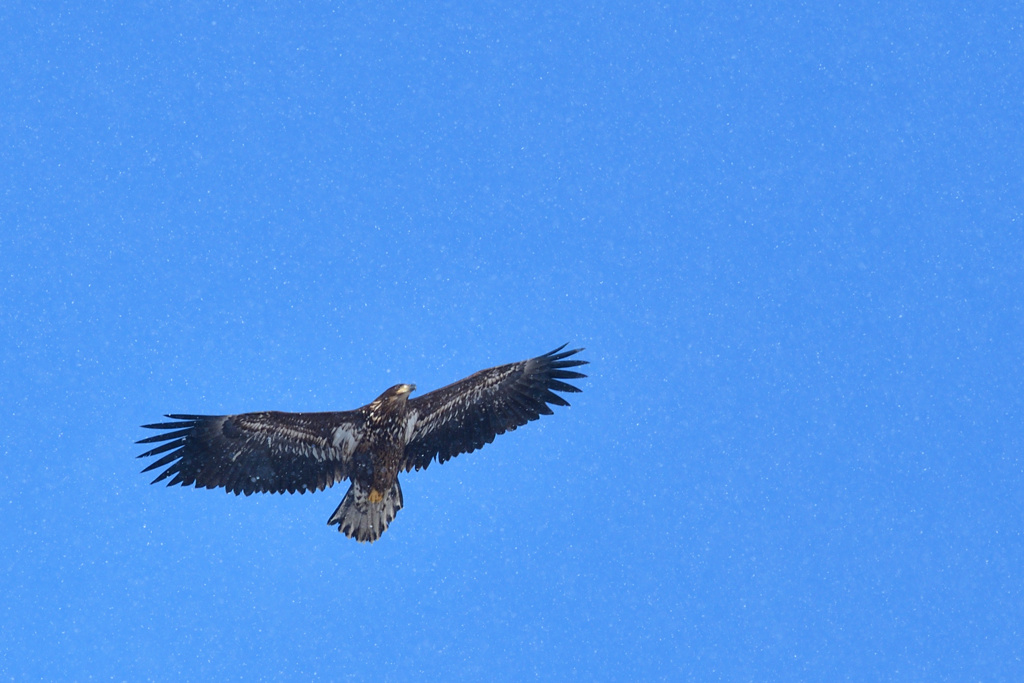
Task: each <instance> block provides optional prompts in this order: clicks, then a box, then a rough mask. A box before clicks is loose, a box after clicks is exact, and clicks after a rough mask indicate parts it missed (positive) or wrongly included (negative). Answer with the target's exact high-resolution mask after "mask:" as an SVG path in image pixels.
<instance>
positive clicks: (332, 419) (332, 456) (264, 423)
mask: <svg viewBox="0 0 1024 683" xmlns="http://www.w3.org/2000/svg"><path fill="white" fill-rule="evenodd" d="M167 417H169V418H171V419H172V420H178V422H161V423H159V424H151V425H143V426H144V427H145V428H147V429H164V430H168V431H166V432H163V433H161V434H158V435H156V436H151V437H149V438H148V439H142V440H141V441H139V442H138V443H157V442H161V441H163V442H166V443H163V444H161V445H159V446H157V447H156V448H154V449H153V450H151V451H148V452H146V453H143V454H142V455H140V456H139V457H140V458H145V457H149V456H155V455H160V454H162V453H167V451H171V452H170V453H167V455H164V456H163V457H161V458H160V459H159V460H157V461H156V462H154V463H152V464H150V465H149V467H147V468H146V469H144V470H142V471H143V472H148V471H150V470H153V469H157V468H159V467H164V466H165V465H170V467H168V468H167V469H166V470H164V471H163V472H161V473H160V476H158V477H157V478H156V479H154V480H153V483H154V484H155V483H157V482H158V481H162V480H164V479H166V478H167V477H169V476H171V475H174V478H173V479H171V480H170V481H169V482H168V483H167V485H168V486H171V485H173V484H181V485H182V486H191V485H192V484H195V486H196V488H201V487H205V488H208V489H212V488H216V487H218V486H220V487H223V488H225V489H227V490H228V491H231V492H232V493H235V494H236V495H237V494H239V493H244V494H245V495H247V496H248V495H249V494H251V493H254V492H259V493H267V492H272V493H284V492H285V491H287V492H289V493H294V492H295V491H298V492H299V493H305V492H306V491H319V490H321V489H323V488H325V487H327V486H332V485H333V484H334V483H335V482H338V481H341V480H342V479H345V478H347V477H348V476H349V474H350V473H351V471H352V453H353V451H355V448H356V445H357V444H358V443H359V441H360V440H361V439H362V436H363V431H364V429H363V425H364V416H363V413H362V412H361V411H358V410H356V411H351V412H336V413H280V412H264V413H244V414H242V415H167Z"/></svg>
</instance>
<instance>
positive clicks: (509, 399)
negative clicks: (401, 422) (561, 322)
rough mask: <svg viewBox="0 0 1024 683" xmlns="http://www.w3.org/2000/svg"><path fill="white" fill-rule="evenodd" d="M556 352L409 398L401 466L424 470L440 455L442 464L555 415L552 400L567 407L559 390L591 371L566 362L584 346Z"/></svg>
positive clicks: (569, 389)
mask: <svg viewBox="0 0 1024 683" xmlns="http://www.w3.org/2000/svg"><path fill="white" fill-rule="evenodd" d="M564 348H565V344H563V345H562V346H560V347H558V348H557V349H555V350H554V351H551V352H549V353H546V354H544V355H543V356H538V357H537V358H531V359H530V360H524V361H521V362H519V363H511V364H509V365H499V366H498V367H496V368H490V369H488V370H481V371H480V372H478V373H476V374H474V375H470V376H469V377H467V378H466V379H464V380H461V381H458V382H455V383H454V384H449V385H448V386H446V387H443V388H441V389H438V390H437V391H432V392H430V393H429V394H424V395H423V396H420V397H419V398H414V399H409V406H408V414H409V423H408V427H407V430H408V431H407V434H409V436H408V445H406V447H405V461H404V462H403V463H402V469H404V470H407V471H408V470H411V469H417V470H418V469H422V468H424V467H426V466H427V465H429V464H430V463H431V461H432V460H434V459H435V458H436V459H437V461H438V462H439V463H443V462H445V461H447V460H449V459H451V458H453V457H455V456H456V455H458V454H459V453H469V452H472V451H475V450H476V449H478V448H480V447H482V446H483V445H484V444H488V443H490V442H492V441H494V437H495V436H497V435H498V434H504V433H505V432H507V431H512V430H513V429H515V428H516V427H520V426H522V425H524V424H526V423H527V422H530V421H531V420H536V419H537V418H539V417H540V416H541V415H551V414H552V411H551V408H549V407H548V404H549V403H550V404H553V405H559V406H567V405H569V403H568V401H566V400H565V399H564V398H562V397H561V396H559V395H558V394H556V393H554V392H556V391H562V392H578V391H580V390H579V389H578V388H576V387H574V386H573V385H571V384H568V383H566V382H563V381H562V380H566V379H580V378H583V377H586V375H584V374H582V373H579V372H574V371H572V370H567V369H566V368H571V367H576V366H578V365H586V363H587V361H585V360H576V359H573V360H566V359H567V358H568V357H569V356H572V355H574V354H576V353H579V352H580V351H582V350H583V349H573V350H571V351H562V349H564Z"/></svg>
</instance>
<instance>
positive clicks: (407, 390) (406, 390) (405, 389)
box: [402, 384, 416, 394]
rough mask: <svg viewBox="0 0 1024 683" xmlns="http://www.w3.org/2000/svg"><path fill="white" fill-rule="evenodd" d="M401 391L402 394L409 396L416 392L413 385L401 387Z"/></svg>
mask: <svg viewBox="0 0 1024 683" xmlns="http://www.w3.org/2000/svg"><path fill="white" fill-rule="evenodd" d="M402 390H403V393H405V394H411V393H412V392H414V391H416V385H415V384H406V385H405V386H403V387H402Z"/></svg>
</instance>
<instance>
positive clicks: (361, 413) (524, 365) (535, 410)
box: [137, 344, 587, 542]
mask: <svg viewBox="0 0 1024 683" xmlns="http://www.w3.org/2000/svg"><path fill="white" fill-rule="evenodd" d="M565 346H566V345H565V344H563V345H562V346H560V347H558V348H557V349H555V350H554V351H551V352H550V353H546V354H544V355H543V356H538V357H537V358H531V359H530V360H525V361H521V362H519V363H511V364H509V365H499V366H498V367H494V368H490V369H488V370H481V371H480V372H478V373H476V374H474V375H470V376H469V377H467V378H466V379H463V380H461V381H458V382H455V383H454V384H449V385H448V386H446V387H443V388H441V389H438V390H437V391H432V392H430V393H429V394H424V395H423V396H420V397H419V398H413V399H410V398H409V394H410V393H412V392H413V391H414V390H415V389H416V385H414V384H396V385H395V386H393V387H391V388H390V389H388V390H387V391H385V392H384V393H383V394H381V395H380V396H378V397H377V398H376V399H374V401H373V402H372V403H370V404H369V405H365V406H363V407H362V408H359V409H357V410H349V411H344V412H332V413H281V412H263V413H244V414H241V415H216V416H215V415H177V414H172V415H167V416H166V417H169V418H171V419H173V420H177V422H160V423H157V424H149V425H143V427H144V428H145V429H161V430H169V431H164V432H162V433H160V434H158V435H156V436H151V437H149V438H148V439H142V440H141V441H138V442H137V443H158V442H165V443H162V444H161V445H159V446H157V447H156V448H154V449H152V450H150V451H147V452H145V453H143V454H142V455H140V456H138V457H140V458H146V457H150V456H155V455H160V454H162V453H167V451H171V452H170V453H167V455H164V456H163V457H161V458H160V459H158V460H157V461H155V462H153V463H151V464H150V465H149V467H147V468H146V469H144V470H142V471H143V472H149V471H150V470H154V469H157V468H160V467H164V466H166V465H170V467H168V468H167V469H165V470H164V471H163V472H161V473H160V475H159V476H158V477H157V478H156V479H154V480H153V483H154V484H155V483H157V482H158V481H163V480H164V479H166V478H167V477H170V476H171V475H173V478H172V479H171V480H170V481H169V482H167V485H168V486H172V485H174V484H181V485H182V486H191V485H193V484H194V485H195V486H196V488H200V487H204V488H208V489H212V488H216V487H222V488H224V489H226V490H227V491H230V492H232V493H234V494H235V495H238V494H240V493H244V494H245V495H247V496H248V495H251V494H252V493H254V492H257V493H284V492H285V491H287V492H288V493H294V492H296V491H298V492H299V493H305V492H306V491H320V490H322V489H324V488H326V487H328V486H333V485H334V484H335V483H336V482H339V481H341V480H343V479H348V480H349V481H351V482H352V483H351V486H349V489H348V493H346V494H345V497H344V498H343V499H342V501H341V505H339V506H338V508H337V509H336V510H335V511H334V514H333V515H331V518H330V519H329V520H327V523H328V524H329V525H330V524H337V525H338V530H339V531H341V532H342V533H344V534H345V535H346V536H348V537H349V538H355V539H356V540H357V541H371V542H372V541H376V540H377V539H378V538H380V535H381V534H382V533H384V530H385V529H387V528H388V525H389V524H390V523H391V520H393V519H394V518H395V515H396V514H397V513H398V511H399V510H401V509H402V504H403V501H402V488H401V487H400V486H399V485H398V473H399V472H408V471H409V470H413V469H416V470H419V469H424V468H426V467H427V466H428V465H429V464H430V463H431V462H433V461H434V460H435V459H436V460H437V462H439V463H443V462H445V461H447V460H449V459H451V458H454V457H455V456H456V455H458V454H460V453H470V452H472V451H475V450H476V449H478V448H482V447H483V445H484V444H488V443H490V442H492V441H494V437H495V436H496V435H498V434H504V433H505V432H507V431H512V430H514V429H515V428H516V427H519V426H522V425H524V424H526V423H527V422H530V421H531V420H536V419H538V418H539V417H540V416H541V415H551V414H552V410H551V408H549V407H548V404H552V405H559V406H567V405H569V403H568V402H567V401H566V400H565V399H564V398H562V397H561V396H559V395H558V394H556V393H554V392H556V391H561V392H578V391H580V390H579V389H578V388H577V387H575V386H573V385H571V384H568V383H567V382H563V381H562V380H567V379H580V378H583V377H586V375H584V374H582V373H579V372H574V371H572V370H567V369H566V368H571V367H576V366H579V365H586V364H587V361H585V360H578V359H572V360H567V359H568V358H569V357H570V356H573V355H574V354H576V353H578V352H580V351H582V350H583V349H574V350H572V351H562V349H564V348H565Z"/></svg>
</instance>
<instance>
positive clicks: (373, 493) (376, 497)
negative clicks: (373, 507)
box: [370, 489, 384, 503]
mask: <svg viewBox="0 0 1024 683" xmlns="http://www.w3.org/2000/svg"><path fill="white" fill-rule="evenodd" d="M382 500H384V494H383V493H381V492H380V491H378V490H377V489H370V502H371V503H379V502H381V501H382Z"/></svg>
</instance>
